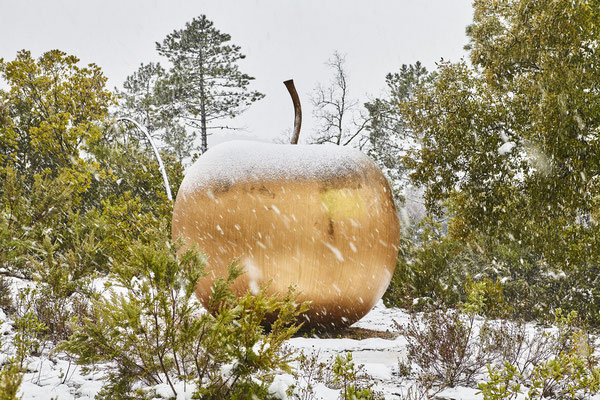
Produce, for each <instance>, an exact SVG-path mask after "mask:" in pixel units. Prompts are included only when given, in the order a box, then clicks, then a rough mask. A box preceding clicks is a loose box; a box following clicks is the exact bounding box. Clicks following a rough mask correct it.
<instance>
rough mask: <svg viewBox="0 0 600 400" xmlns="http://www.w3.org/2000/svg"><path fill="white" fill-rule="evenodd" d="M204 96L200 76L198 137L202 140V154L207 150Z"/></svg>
mask: <svg viewBox="0 0 600 400" xmlns="http://www.w3.org/2000/svg"><path fill="white" fill-rule="evenodd" d="M205 102H206V94H205V93H204V76H202V75H201V76H200V137H201V138H202V144H201V145H200V151H201V152H202V154H204V153H206V150H208V142H207V140H206V136H207V133H206V105H205Z"/></svg>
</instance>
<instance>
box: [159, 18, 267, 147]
mask: <svg viewBox="0 0 600 400" xmlns="http://www.w3.org/2000/svg"><path fill="white" fill-rule="evenodd" d="M230 40H231V36H230V35H228V34H226V33H221V32H220V31H219V30H218V29H216V28H215V27H214V26H213V23H212V22H211V21H210V20H208V18H206V16H205V15H201V16H200V17H198V18H194V19H193V20H192V21H191V22H188V23H186V25H185V28H183V29H179V30H175V31H173V32H172V33H170V34H169V35H167V37H166V38H165V39H164V40H163V41H162V43H157V44H156V48H157V50H158V52H159V54H161V55H162V56H165V57H166V58H167V59H168V60H169V61H170V62H171V63H172V64H173V68H172V69H171V70H170V71H169V73H168V79H167V80H165V81H164V84H165V86H164V90H165V93H167V95H168V103H167V105H168V108H169V112H170V113H172V115H173V116H176V117H180V118H181V119H182V120H183V121H184V123H185V125H186V126H188V127H190V128H192V129H199V130H200V137H201V146H200V149H201V151H202V152H205V151H206V150H207V149H208V143H207V136H208V134H209V133H210V131H211V130H213V129H230V128H229V127H228V126H224V125H219V122H220V121H221V122H222V121H223V120H224V119H229V118H233V117H235V116H237V115H238V114H240V113H241V112H242V111H244V110H245V109H246V108H247V107H248V106H249V105H250V104H252V103H253V102H255V101H257V100H260V99H261V98H263V97H264V95H263V94H262V93H259V92H257V91H250V90H249V89H248V85H249V84H250V81H251V80H253V79H254V78H253V77H251V76H250V75H247V74H244V73H242V72H241V71H240V70H239V67H238V62H239V61H240V60H242V59H244V58H245V56H244V55H243V54H242V53H241V48H240V47H239V46H236V45H234V44H231V43H229V42H230Z"/></svg>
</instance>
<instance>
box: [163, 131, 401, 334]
mask: <svg viewBox="0 0 600 400" xmlns="http://www.w3.org/2000/svg"><path fill="white" fill-rule="evenodd" d="M173 237H174V238H179V237H181V238H182V239H183V241H184V243H185V245H186V246H191V245H194V244H196V245H197V246H198V248H199V249H200V250H202V251H203V252H204V253H205V254H206V255H207V256H208V263H207V272H208V275H207V276H206V277H204V278H201V279H200V281H199V282H198V286H197V290H196V295H197V296H198V298H199V299H200V301H201V302H202V303H204V304H205V305H206V304H207V302H208V299H209V298H210V295H211V291H210V287H211V285H212V283H213V281H214V279H215V278H217V277H225V276H226V275H227V267H228V265H229V264H230V262H231V261H232V260H233V259H238V260H239V263H240V265H241V266H243V267H244V269H245V274H243V275H242V276H241V277H239V278H238V279H237V280H236V281H235V282H234V285H233V290H234V292H235V293H236V294H238V295H242V294H244V293H246V292H247V291H248V290H251V291H254V292H255V291H257V290H259V288H261V287H262V286H263V285H265V284H267V283H269V282H270V286H269V291H270V292H272V293H276V292H279V293H285V292H286V291H287V289H288V287H289V286H290V285H294V286H295V287H296V288H297V291H298V292H299V293H300V295H299V298H298V299H299V300H300V301H307V300H308V301H311V302H312V304H311V308H310V311H308V312H307V313H306V314H305V315H304V319H305V322H306V325H308V326H312V327H319V328H330V327H341V326H345V325H349V324H352V323H354V322H355V321H357V320H359V319H360V318H362V317H363V316H364V315H365V314H366V313H367V312H369V311H370V310H371V308H372V307H373V306H374V305H375V303H376V302H377V301H379V299H380V298H381V296H382V295H383V293H384V291H385V290H386V288H387V286H388V284H389V282H390V279H391V277H392V274H393V271H394V267H395V265H396V257H397V253H398V247H397V246H398V243H399V240H400V225H399V221H398V216H397V212H396V207H395V204H394V200H393V198H392V194H391V191H390V188H389V185H388V183H387V181H386V179H385V177H384V176H383V174H382V172H381V170H380V169H379V168H378V167H377V166H376V165H375V163H374V162H373V161H372V160H371V159H369V158H368V157H367V156H366V155H364V154H363V153H361V152H359V151H358V150H355V149H351V148H346V147H341V146H333V145H332V146H328V145H282V144H269V143H258V142H247V141H233V142H225V143H223V144H220V145H217V146H215V147H213V148H211V149H210V150H208V151H207V152H206V153H205V154H203V155H202V156H201V157H200V158H199V159H198V160H197V161H196V163H195V164H194V165H193V166H192V167H191V168H190V170H189V171H188V173H187V174H186V176H185V178H184V180H183V182H182V184H181V187H180V189H179V192H178V194H177V199H176V201H175V208H174V212H173Z"/></svg>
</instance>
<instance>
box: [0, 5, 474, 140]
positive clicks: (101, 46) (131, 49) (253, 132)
mask: <svg viewBox="0 0 600 400" xmlns="http://www.w3.org/2000/svg"><path fill="white" fill-rule="evenodd" d="M200 14H206V15H207V16H208V18H209V19H211V20H212V21H213V22H214V24H215V27H217V28H218V29H219V30H221V31H222V32H226V33H229V34H230V35H231V36H232V42H233V43H235V44H237V45H240V46H241V47H242V51H243V53H244V54H246V56H247V57H246V59H245V60H243V61H242V62H241V65H240V66H241V70H242V71H243V72H246V73H248V74H250V75H252V76H254V77H255V78H256V80H255V81H253V83H252V87H253V88H254V89H257V90H259V91H261V92H263V93H265V94H266V97H265V98H264V99H263V100H261V101H259V102H257V103H255V104H254V105H252V106H251V107H250V108H249V109H248V110H247V111H246V112H245V113H244V114H243V115H242V116H241V117H239V118H237V119H236V120H237V121H236V124H237V125H238V126H243V127H245V131H244V132H243V133H241V134H242V135H244V136H245V137H247V138H260V139H262V140H273V139H276V138H278V137H281V135H282V133H283V132H284V131H286V130H289V129H291V126H292V124H293V109H292V106H291V100H290V98H289V95H288V93H287V91H286V89H285V87H284V85H283V84H282V82H283V81H284V80H286V79H289V78H293V79H294V82H295V83H296V87H297V89H298V92H299V94H300V98H301V102H302V105H303V111H304V120H303V129H302V135H304V136H305V137H306V136H308V135H309V134H310V133H311V131H312V129H313V126H314V121H313V118H312V115H311V108H310V101H309V97H310V94H311V92H312V90H313V89H314V87H315V85H316V84H317V83H318V82H322V83H326V82H327V81H328V80H329V79H330V77H331V74H330V71H329V70H328V69H327V67H326V66H325V61H326V60H327V59H328V58H330V57H331V55H332V54H333V52H334V51H336V50H337V51H339V52H340V53H342V54H345V55H346V69H347V73H348V76H349V83H350V92H351V93H350V94H351V96H352V97H354V98H356V99H359V100H360V101H361V103H362V102H364V101H366V100H368V99H369V98H373V97H377V96H380V95H382V94H383V93H384V89H385V75H386V73H388V72H394V71H396V70H398V68H399V67H400V66H401V65H402V64H409V63H414V62H415V61H417V60H420V61H421V62H422V63H423V64H424V65H425V66H426V67H427V68H428V69H432V68H434V67H435V63H436V62H437V61H439V60H440V59H441V58H444V59H446V60H454V61H457V60H458V59H460V58H461V57H463V56H464V55H465V52H464V50H463V46H464V45H465V44H466V43H467V39H466V36H465V27H466V26H467V25H468V24H469V23H470V21H471V19H472V9H471V1H470V0H394V1H392V0H388V1H384V0H365V1H359V0H238V1H233V0H213V1H205V0H195V1H184V0H171V1H166V0H165V1H163V0H120V1H117V0H102V1H92V0H37V1H33V0H0V58H4V59H5V60H11V59H14V57H15V55H16V52H17V51H18V50H21V49H27V50H31V51H32V53H33V55H34V57H38V56H39V55H40V54H41V53H42V52H44V51H47V50H50V49H60V50H63V51H65V52H67V53H70V54H74V55H76V56H78V57H79V58H80V59H81V60H82V62H84V63H90V62H94V63H96V64H98V65H99V66H100V67H102V69H103V71H104V73H105V74H106V75H107V77H108V78H109V83H108V84H109V87H110V88H113V87H115V86H120V85H121V84H122V82H123V80H124V79H125V77H126V76H127V75H129V74H130V73H132V72H133V71H135V70H136V69H137V68H138V66H139V65H140V63H142V62H148V61H160V58H159V56H158V55H157V53H156V49H155V42H157V41H162V39H163V38H164V37H165V36H166V35H167V34H168V33H170V32H172V31H173V30H175V29H180V28H183V27H184V25H185V22H187V21H189V20H191V19H192V18H194V17H195V16H198V15H200ZM231 136H232V135H225V136H223V137H221V138H213V140H210V141H209V143H210V142H213V143H214V142H216V141H221V140H224V139H225V138H226V137H227V138H228V137H231Z"/></svg>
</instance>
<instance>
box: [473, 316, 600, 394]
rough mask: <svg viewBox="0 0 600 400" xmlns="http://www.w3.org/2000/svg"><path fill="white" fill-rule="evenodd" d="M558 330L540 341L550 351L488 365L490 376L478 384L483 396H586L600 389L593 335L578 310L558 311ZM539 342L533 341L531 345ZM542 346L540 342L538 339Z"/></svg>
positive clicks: (599, 368) (533, 346)
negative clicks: (583, 325)
mask: <svg viewBox="0 0 600 400" xmlns="http://www.w3.org/2000/svg"><path fill="white" fill-rule="evenodd" d="M555 321H556V325H557V328H558V329H557V332H556V333H545V334H544V335H543V336H542V338H543V339H544V342H543V343H542V344H541V346H542V347H544V348H545V349H546V350H549V354H545V356H544V357H543V358H542V357H540V358H537V359H536V360H534V361H533V362H532V360H531V358H529V357H525V359H522V358H521V359H516V360H514V361H513V362H510V361H505V363H504V366H503V367H502V368H498V367H496V366H488V379H487V381H485V382H481V383H480V384H479V389H480V390H481V393H482V394H483V398H484V400H504V399H515V398H517V397H518V396H520V395H522V394H524V393H525V390H527V393H526V396H525V398H526V399H528V400H529V399H531V400H533V399H548V398H550V399H573V400H575V399H583V398H589V397H591V396H593V395H595V394H597V393H598V392H599V391H600V366H599V364H598V358H597V356H595V355H594V345H593V339H592V338H590V337H589V335H588V334H587V332H586V330H585V329H583V328H580V324H581V321H580V320H579V318H578V315H577V313H576V312H571V313H570V314H568V315H564V314H563V313H562V311H561V310H558V311H557V313H556V320H555ZM535 344H536V343H530V344H529V347H530V350H529V352H530V354H531V349H532V348H535V347H536V346H535ZM538 349H539V343H538Z"/></svg>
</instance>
